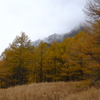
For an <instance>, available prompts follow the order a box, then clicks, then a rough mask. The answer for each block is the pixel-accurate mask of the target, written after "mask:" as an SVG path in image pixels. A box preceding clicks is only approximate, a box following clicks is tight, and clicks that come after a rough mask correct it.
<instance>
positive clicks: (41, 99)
mask: <svg viewBox="0 0 100 100" xmlns="http://www.w3.org/2000/svg"><path fill="white" fill-rule="evenodd" d="M0 100H100V89H97V88H94V87H91V88H85V87H84V86H83V85H82V84H80V83H78V82H54V83H38V84H30V85H22V86H16V87H10V88H8V89H0Z"/></svg>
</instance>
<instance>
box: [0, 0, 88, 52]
mask: <svg viewBox="0 0 100 100" xmlns="http://www.w3.org/2000/svg"><path fill="white" fill-rule="evenodd" d="M86 1H88V0H1V1H0V14H1V16H0V34H2V35H1V37H0V40H1V42H0V45H1V47H0V49H1V50H0V52H3V50H4V49H5V48H6V47H8V45H9V43H11V42H12V41H13V39H14V38H15V37H16V35H19V34H20V32H21V31H24V32H25V33H26V34H27V35H28V36H29V37H30V38H31V40H32V41H33V40H37V39H43V38H44V37H47V36H49V35H51V34H53V33H58V34H59V33H66V32H69V31H70V30H72V29H73V28H74V27H75V26H77V25H78V24H79V23H80V22H83V21H84V20H85V16H84V12H83V11H82V10H83V9H84V6H85V4H86ZM8 37H9V38H8Z"/></svg>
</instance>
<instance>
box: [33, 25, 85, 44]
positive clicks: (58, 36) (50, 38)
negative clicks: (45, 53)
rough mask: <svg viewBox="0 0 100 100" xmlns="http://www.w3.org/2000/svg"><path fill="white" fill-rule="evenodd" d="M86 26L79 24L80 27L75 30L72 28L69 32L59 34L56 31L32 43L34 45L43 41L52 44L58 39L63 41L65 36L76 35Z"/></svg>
mask: <svg viewBox="0 0 100 100" xmlns="http://www.w3.org/2000/svg"><path fill="white" fill-rule="evenodd" d="M84 28H85V27H84V26H79V27H78V28H75V29H73V30H71V31H70V32H69V33H64V34H57V33H54V34H52V35H50V36H48V37H46V38H44V39H43V40H41V39H38V40H36V41H33V42H32V43H31V45H33V46H38V44H39V43H40V42H41V41H43V42H45V43H49V44H51V43H52V42H53V41H56V42H58V43H60V42H62V40H64V39H65V38H67V37H73V36H74V35H76V34H78V32H79V31H83V30H84Z"/></svg>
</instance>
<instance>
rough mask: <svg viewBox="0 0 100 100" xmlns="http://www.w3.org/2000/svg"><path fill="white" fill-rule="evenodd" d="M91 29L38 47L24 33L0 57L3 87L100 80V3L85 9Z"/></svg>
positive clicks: (0, 74)
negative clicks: (59, 41) (58, 41)
mask: <svg viewBox="0 0 100 100" xmlns="http://www.w3.org/2000/svg"><path fill="white" fill-rule="evenodd" d="M84 12H85V14H86V15H87V21H88V23H89V24H90V25H89V27H85V28H84V31H83V30H82V31H79V32H78V33H77V35H74V36H73V37H69V38H66V39H64V40H63V41H62V42H61V43H57V42H55V41H54V42H53V43H52V44H48V43H44V42H40V44H39V45H38V46H36V47H34V46H32V45H31V40H30V39H29V37H28V36H27V35H26V34H25V33H21V36H16V38H15V39H14V41H13V42H12V43H11V44H10V45H9V47H8V48H6V49H5V50H4V52H3V53H2V54H1V56H0V57H1V58H0V59H1V60H0V87H1V88H4V87H10V86H15V85H22V84H29V83H39V82H55V81H83V80H91V81H92V82H95V81H98V80H100V1H99V0H93V1H91V2H89V3H87V5H86V6H85V9H84Z"/></svg>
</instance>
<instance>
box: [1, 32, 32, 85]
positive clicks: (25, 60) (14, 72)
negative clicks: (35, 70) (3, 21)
mask: <svg viewBox="0 0 100 100" xmlns="http://www.w3.org/2000/svg"><path fill="white" fill-rule="evenodd" d="M30 43H31V42H30V40H29V37H28V36H27V35H25V33H21V36H16V38H15V39H14V41H13V42H12V44H10V46H9V49H8V50H5V52H4V55H5V56H4V57H3V60H4V61H5V63H6V67H7V68H8V69H10V73H11V74H10V75H9V77H8V78H9V85H10V86H12V85H21V84H24V83H27V82H28V77H27V75H28V73H29V70H28V69H29V66H30V62H31V60H32V57H31V51H32V47H31V44H30Z"/></svg>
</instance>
